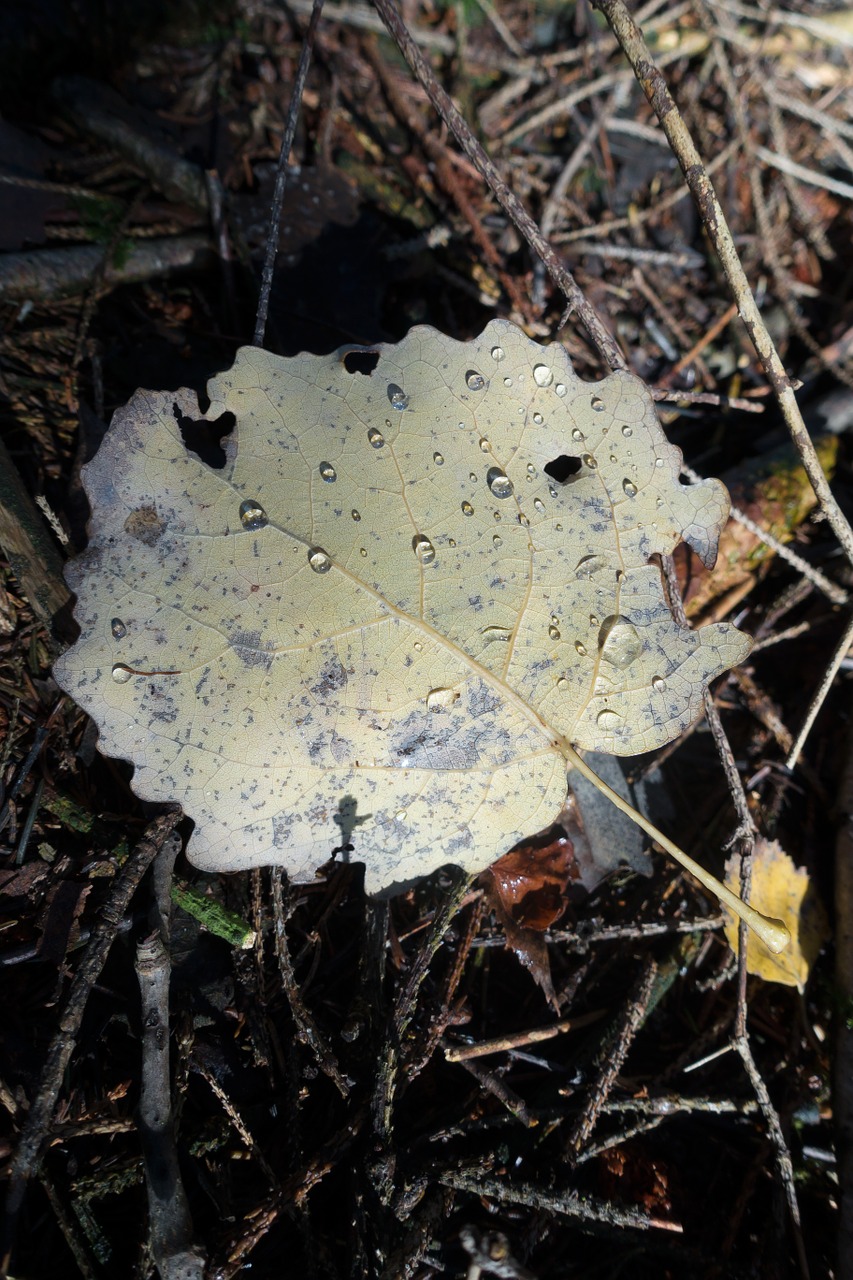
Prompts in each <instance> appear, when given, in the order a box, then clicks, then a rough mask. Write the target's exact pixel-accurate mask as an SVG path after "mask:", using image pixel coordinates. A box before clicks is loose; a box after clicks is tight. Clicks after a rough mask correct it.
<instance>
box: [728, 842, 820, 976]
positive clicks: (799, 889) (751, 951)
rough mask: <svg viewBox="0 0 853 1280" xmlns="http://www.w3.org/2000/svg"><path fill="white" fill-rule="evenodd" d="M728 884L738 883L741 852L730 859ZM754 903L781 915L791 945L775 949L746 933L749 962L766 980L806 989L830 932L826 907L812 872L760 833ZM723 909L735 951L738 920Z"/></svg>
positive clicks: (735, 887)
mask: <svg viewBox="0 0 853 1280" xmlns="http://www.w3.org/2000/svg"><path fill="white" fill-rule="evenodd" d="M725 882H726V884H727V885H728V886H729V888H730V889H732V890H734V892H735V893H737V892H738V891H739V889H740V858H739V857H737V856H734V857H732V858H730V859H729V860H728V862H727V863H726V881H725ZM749 901H750V905H751V906H753V907H755V908H756V910H758V911H761V912H762V913H763V914H764V915H768V916H773V917H774V918H776V919H777V920H781V921H782V922H783V923H784V924H785V925H786V926H787V929H788V932H789V934H790V935H791V942H790V945H789V946H788V947H787V948H786V949H785V950H784V951H782V952H780V953H779V954H774V953H773V952H772V951H770V949H769V948H768V947H766V946H765V945H764V943H763V942H762V941H761V939H760V938H758V937H756V936H755V934H754V933H750V934H749V935H748V939H749V940H748V944H747V950H746V967H747V969H748V970H749V972H750V973H754V974H755V975H756V976H757V977H759V978H764V979H765V980H766V981H767V982H781V983H783V984H784V985H785V986H788V987H799V989H800V991H802V990H803V988H804V987H805V984H806V980H807V978H808V976H809V972H810V970H811V967H812V965H813V964H814V962H815V960H816V959H817V955H818V952H819V951H820V949H821V947H822V946H823V944H824V942H826V940H827V938H828V936H829V927H828V924H827V919H826V913H825V911H824V909H823V906H822V904H821V901H820V898H819V897H818V895H817V893H816V891H815V888H814V886H813V884H812V882H811V880H810V878H809V875H808V872H807V871H805V870H804V869H803V868H801V867H796V866H795V865H794V863H793V861H792V859H791V858H790V857H789V856H788V854H787V853H786V852H785V850H784V849H783V848H782V846H781V845H780V844H779V843H778V842H777V841H776V840H765V839H764V837H763V836H760V837H759V838H758V839H757V840H756V842H755V852H754V854H753V859H752V889H751V892H750V897H749ZM724 912H725V919H726V924H725V933H726V941H727V942H728V944H729V946H730V947H731V948H732V950H733V951H734V952H735V954H737V950H738V921H737V920H736V919H735V917H734V916H733V915H732V914H731V912H729V911H726V910H725V908H724Z"/></svg>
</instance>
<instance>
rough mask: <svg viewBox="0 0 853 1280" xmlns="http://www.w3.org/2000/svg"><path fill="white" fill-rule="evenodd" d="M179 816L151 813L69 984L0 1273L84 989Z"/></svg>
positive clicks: (34, 1112) (24, 1141) (30, 1123)
mask: <svg viewBox="0 0 853 1280" xmlns="http://www.w3.org/2000/svg"><path fill="white" fill-rule="evenodd" d="M180 818H181V815H180V813H179V812H177V813H176V812H172V813H164V814H162V815H161V816H160V817H159V818H155V819H154V821H153V822H152V823H151V825H150V826H149V827H148V829H147V831H146V832H145V835H144V836H143V837H142V839H141V840H140V842H139V844H138V845H137V846H136V848H135V849H134V851H133V853H132V854H131V856H130V857H129V858H128V860H127V862H126V863H125V865H124V867H123V868H122V870H121V872H120V873H119V875H118V877H117V879H116V882H115V884H114V886H113V889H112V892H111V894H110V897H109V901H108V902H107V903H106V905H105V906H104V909H103V912H102V915H101V920H100V922H99V924H98V925H97V927H96V928H95V930H94V932H93V934H92V938H91V940H90V942H89V944H88V946H87V948H86V952H85V954H84V956H83V959H82V961H81V963H80V968H79V969H78V970H77V973H76V975H75V978H74V981H73V983H72V984H71V990H70V991H69V993H68V999H67V1001H66V1004H65V1008H64V1010H63V1012H62V1016H61V1017H60V1019H59V1026H58V1027H57V1030H56V1033H55V1035H54V1037H53V1041H52V1042H51V1046H50V1050H49V1052H48V1055H47V1061H46V1062H45V1065H44V1068H43V1069H42V1076H41V1080H40V1082H39V1088H38V1092H37V1094H36V1096H35V1098H34V1099H33V1102H32V1106H31V1107H30V1110H29V1113H28V1115H27V1120H26V1123H25V1124H24V1127H23V1130H22V1132H21V1137H20V1140H19V1142H18V1147H17V1150H16V1151H15V1154H14V1156H13V1158H12V1163H11V1168H10V1174H9V1192H8V1195H7V1198H6V1214H5V1221H4V1245H3V1253H2V1261H0V1275H2V1276H5V1275H6V1271H7V1268H8V1265H9V1259H10V1256H11V1250H12V1245H13V1237H14V1231H15V1225H16V1221H17V1217H18V1214H19V1213H20V1210H21V1205H22V1204H23V1201H24V1195H25V1193H26V1189H27V1182H28V1181H29V1179H30V1178H31V1177H32V1175H33V1174H34V1173H35V1172H36V1170H37V1169H38V1166H39V1162H40V1158H41V1153H42V1148H43V1146H44V1143H45V1140H46V1139H47V1137H48V1130H49V1126H50V1121H51V1117H52V1115H53V1110H54V1107H55V1106H56V1101H57V1098H58V1097H59V1090H60V1089H61V1087H62V1078H63V1076H64V1074H65V1069H66V1067H67V1066H68V1063H69V1062H70V1060H71V1055H72V1053H73V1052H74V1044H75V1041H76V1039H77V1033H78V1032H79V1030H80V1023H81V1022H82V1020H83V1014H84V1012H85V1009H86V1004H87V1002H88V999H89V993H90V991H91V990H92V987H93V985H94V984H95V983H96V982H97V980H98V978H99V976H100V973H101V970H102V969H103V967H104V964H105V963H106V959H107V956H108V954H109V950H110V947H111V946H112V943H113V940H114V938H115V936H116V934H117V932H118V929H119V925H120V924H121V921H122V918H123V916H124V913H125V911H126V910H127V907H128V904H129V903H130V900H131V898H132V897H133V894H134V892H135V891H136V888H137V886H138V884H139V882H140V880H141V879H142V877H143V875H144V874H145V872H146V871H147V869H148V867H149V866H150V864H151V863H152V862H153V860H154V858H155V857H156V855H157V854H158V853H159V851H160V849H161V848H162V847H163V845H164V843H165V842H166V840H167V839H168V838H169V837H170V836H171V834H172V832H173V831H174V829H175V827H176V826H177V824H178V822H179V821H180Z"/></svg>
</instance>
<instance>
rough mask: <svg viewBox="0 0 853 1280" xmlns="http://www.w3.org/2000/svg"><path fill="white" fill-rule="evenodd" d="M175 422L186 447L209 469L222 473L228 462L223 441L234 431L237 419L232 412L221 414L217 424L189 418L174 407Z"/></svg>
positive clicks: (204, 419)
mask: <svg viewBox="0 0 853 1280" xmlns="http://www.w3.org/2000/svg"><path fill="white" fill-rule="evenodd" d="M172 413H173V414H174V415H175V421H176V422H177V424H178V426H179V427H180V429H181V439H182V440H183V442H184V444H185V445H186V447H187V448H188V449H189V450H191V452H192V453H194V454H196V455H197V456H198V457H199V458H201V460H202V462H204V463H205V464H206V465H207V466H208V467H212V468H213V469H214V470H215V471H221V470H222V468H223V467H224V466H225V463H226V461H227V458H226V455H225V450H224V449H223V448H222V441H223V440H224V438H225V437H226V436H228V435H230V434H231V432H232V431H233V430H234V424H235V422H236V421H237V419H236V418H235V417H234V414H233V413H231V412H230V411H228V412H226V413H221V414H220V415H219V417H218V418H217V419H216V421H215V422H209V421H208V419H207V418H198V419H196V418H189V417H187V415H186V414H184V413H181V411H180V409H179V408H178V406H177V405H176V404H173V405H172Z"/></svg>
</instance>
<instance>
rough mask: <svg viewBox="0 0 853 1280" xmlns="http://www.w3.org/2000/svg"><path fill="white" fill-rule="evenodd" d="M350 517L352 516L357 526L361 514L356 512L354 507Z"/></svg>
mask: <svg viewBox="0 0 853 1280" xmlns="http://www.w3.org/2000/svg"><path fill="white" fill-rule="evenodd" d="M350 515H351V516H352V518H353V520H354V521H355V522H356V524H358V522H359V520H360V519H361V512H360V511H356V509H355V507H353V509H352V511H351V512H350Z"/></svg>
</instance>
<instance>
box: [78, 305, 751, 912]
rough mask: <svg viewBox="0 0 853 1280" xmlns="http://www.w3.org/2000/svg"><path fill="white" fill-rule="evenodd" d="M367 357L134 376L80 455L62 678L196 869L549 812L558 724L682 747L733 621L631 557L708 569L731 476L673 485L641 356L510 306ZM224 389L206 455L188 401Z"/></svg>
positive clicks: (617, 744)
mask: <svg viewBox="0 0 853 1280" xmlns="http://www.w3.org/2000/svg"><path fill="white" fill-rule="evenodd" d="M373 351H374V352H375V354H376V357H377V362H376V366H375V368H374V370H373V372H372V373H371V374H370V375H369V376H368V375H365V374H362V373H352V372H350V371H349V368H348V367H347V363H346V355H347V353H346V352H345V351H340V352H334V353H332V354H331V355H328V356H310V355H300V356H296V357H293V358H291V359H282V358H280V357H277V356H274V355H270V354H269V353H268V352H265V351H260V350H258V349H255V348H245V349H243V350H241V351H240V352H239V353H238V355H237V358H236V361H235V363H234V365H233V367H232V368H231V369H230V370H229V371H228V372H226V373H223V374H220V375H219V376H217V377H216V378H214V379H213V381H212V382H211V383H210V385H209V387H208V393H209V397H210V404H209V406H208V408H207V410H206V411H205V412H204V413H202V412H201V410H200V408H199V405H198V403H197V400H196V397H195V396H194V395H193V394H192V393H191V392H189V391H181V392H178V393H176V394H173V393H156V392H139V393H137V395H136V396H134V397H133V399H132V400H131V402H130V404H129V405H128V406H127V407H126V408H125V409H124V410H122V411H120V412H119V413H117V414H116V417H115V419H114V421H113V424H112V426H111V428H110V431H109V433H108V434H107V437H106V439H105V441H104V444H103V445H102V447H101V450H100V452H99V453H98V455H97V457H96V458H95V459H94V460H93V461H92V462H91V463H90V464H89V465H88V466H87V467H86V468H85V469H84V480H85V484H86V488H87V492H88V494H89V497H90V500H91V504H92V509H93V517H92V524H91V531H90V532H91V540H90V544H89V547H88V549H87V551H86V552H85V553H84V555H83V556H81V557H79V558H78V560H77V561H76V562H75V563H74V564H73V565H72V566H71V567H70V569H69V573H68V580H69V584H70V585H71V586H72V588H73V589H74V590H75V591H76V593H77V596H78V604H77V611H76V616H77V620H78V622H79V623H80V627H81V632H82V634H81V637H80V640H79V641H78V642H77V644H76V645H74V647H73V648H71V649H70V650H69V651H68V652H67V653H66V654H65V655H64V656H63V657H62V658H61V659H60V660H59V662H58V663H57V664H56V666H55V668H54V670H55V675H56V679H57V680H58V682H59V683H60V685H61V686H62V687H63V688H64V689H65V690H66V691H67V692H68V693H70V694H71V695H72V696H73V697H74V698H75V699H76V700H77V701H78V702H79V703H80V705H81V706H83V707H84V708H85V709H86V710H87V711H88V712H89V714H90V715H92V717H93V718H94V719H95V720H96V721H97V723H98V725H99V727H100V731H101V749H102V750H103V751H105V752H106V753H107V754H109V755H113V756H121V757H124V758H126V759H128V760H132V761H133V763H134V764H135V766H136V773H135V776H134V781H133V786H134V789H135V790H136V792H137V794H138V795H140V796H142V797H143V798H145V799H149V800H159V801H179V802H180V803H181V805H182V806H183V808H184V809H185V811H186V812H187V813H188V814H189V815H190V816H191V817H192V818H193V819H194V821H195V824H196V825H195V832H194V834H193V836H192V839H191V842H190V846H189V855H190V858H191V859H192V861H193V862H195V864H196V865H197V866H199V867H202V868H205V869H207V870H239V869H241V868H245V867H249V866H257V865H266V864H279V865H283V866H285V867H286V868H287V870H288V872H289V873H290V875H291V876H292V877H293V878H295V879H300V878H302V879H305V878H310V877H311V876H312V875H313V874H314V872H315V870H316V868H317V867H319V866H320V865H322V864H323V863H324V862H325V861H326V860H327V858H328V857H329V854H330V852H331V850H332V849H333V848H335V847H336V846H345V845H348V844H351V845H352V846H354V854H353V856H354V858H356V859H357V860H358V861H364V863H365V866H366V884H367V888H368V890H369V891H376V890H379V889H383V888H388V887H390V886H393V885H395V884H400V883H404V882H407V881H410V880H412V879H413V878H415V877H416V876H418V875H423V874H426V873H427V872H429V871H430V870H432V869H434V868H436V867H438V866H440V865H442V864H444V863H447V862H454V863H456V864H458V865H460V866H463V867H465V868H467V869H469V870H472V871H473V870H481V869H482V868H483V867H485V866H487V865H488V864H489V863H491V862H492V861H494V860H495V858H497V857H499V856H500V855H501V854H503V853H505V852H506V850H507V849H508V848H510V847H511V846H512V845H513V844H515V843H516V842H517V841H518V840H520V839H521V838H522V837H523V836H525V835H529V834H530V833H531V832H534V831H537V830H540V829H541V828H543V827H545V826H547V825H548V824H549V823H550V822H552V821H553V820H554V819H555V817H556V815H557V814H558V813H559V812H560V809H561V808H562V805H563V802H564V800H565V797H566V764H567V757H570V755H571V752H570V750H569V748H568V746H567V744H568V743H573V744H575V745H576V746H578V747H580V748H585V749H590V750H598V751H606V752H610V753H613V754H618V755H632V754H636V753H638V752H643V751H648V750H651V749H652V748H654V747H657V746H660V745H661V744H663V743H665V742H668V741H670V740H671V739H672V738H674V737H675V736H677V734H678V733H680V732H681V731H682V729H684V728H685V726H686V725H688V724H689V723H690V722H691V721H692V720H694V719H695V718H696V716H697V715H698V714H699V713H700V710H701V707H702V691H703V687H704V685H705V684H706V682H707V681H708V680H709V679H711V678H713V677H714V676H715V675H717V674H718V673H719V672H720V671H723V670H725V669H726V668H727V667H729V666H732V665H734V664H735V663H737V662H739V661H741V660H742V659H743V658H744V657H745V655H746V653H747V652H748V650H749V647H750V641H749V639H748V638H747V637H746V636H744V635H743V634H742V633H740V632H738V631H737V630H735V628H734V627H731V626H726V625H714V626H707V627H703V628H701V629H699V630H697V631H692V630H681V629H679V627H678V626H677V625H676V624H675V623H674V621H673V619H672V617H671V615H670V612H669V609H668V607H667V605H666V601H665V598H664V594H663V590H662V584H661V576H660V571H659V569H658V567H657V566H656V565H655V564H654V563H653V562H651V559H650V558H651V557H653V556H654V555H656V554H660V555H664V554H668V553H670V552H671V551H672V549H673V548H674V547H675V545H676V544H677V543H678V542H680V541H682V540H684V541H687V542H688V543H689V545H690V546H692V547H693V548H694V550H696V552H697V553H698V554H699V555H700V556H701V557H702V559H703V560H704V561H705V562H706V563H712V562H713V560H714V556H715V554H716V546H717V541H718V538H719V533H720V529H721V527H722V525H723V523H724V522H725V519H726V515H727V512H728V496H727V494H726V492H725V490H724V488H723V486H722V485H720V484H719V482H717V481H703V482H701V483H698V484H692V485H682V484H681V483H680V482H679V473H680V464H681V455H680V452H679V451H678V450H677V449H675V448H674V447H673V446H671V445H669V444H668V443H667V441H666V439H665V437H664V435H663V432H662V430H661V427H660V425H659V423H658V419H657V416H656V413H655V409H654V405H653V402H652V400H651V397H650V395H649V393H648V391H647V389H646V387H645V386H644V384H643V383H642V382H641V381H640V380H639V379H638V378H636V377H634V376H633V375H631V374H628V373H614V374H611V375H610V376H609V377H607V378H606V379H604V380H603V381H602V382H599V383H586V382H582V381H581V380H580V379H579V378H577V376H576V375H575V373H574V371H573V370H572V367H571V364H570V362H569V359H568V356H567V355H566V353H565V351H564V350H563V348H561V347H559V346H557V345H554V346H550V347H541V346H539V345H537V344H536V343H534V342H532V341H530V340H529V339H528V338H527V337H526V336H525V335H524V334H523V333H522V332H521V331H520V330H518V329H517V328H515V327H514V326H513V325H511V324H509V323H508V322H506V321H493V322H492V323H491V324H489V325H488V326H487V328H486V330H485V332H484V333H483V334H482V335H481V336H480V337H479V338H476V339H473V340H472V341H471V342H467V343H461V342H456V341H454V340H452V339H450V338H447V337H444V336H443V335H442V334H440V333H437V332H436V331H435V330H434V329H430V328H427V327H421V328H416V329H413V330H412V332H411V333H409V335H408V336H407V337H406V338H405V339H404V340H403V341H402V342H400V343H399V344H397V345H395V346H384V345H382V346H378V347H376V348H374V349H373ZM224 414H228V415H231V416H232V418H233V421H234V427H233V431H232V432H231V434H230V435H226V436H225V437H224V439H223V441H222V449H223V450H224V465H223V466H221V467H219V468H216V467H213V466H209V465H206V464H205V463H204V462H203V461H202V460H201V458H200V457H199V456H198V454H196V453H195V452H193V451H192V449H191V448H190V447H188V445H187V444H185V443H184V437H183V435H182V423H184V424H185V423H186V421H187V420H190V419H191V420H193V421H194V422H196V423H197V422H198V420H199V419H202V420H206V421H207V422H210V423H215V422H217V421H219V420H220V419H221V417H222V415H224Z"/></svg>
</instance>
